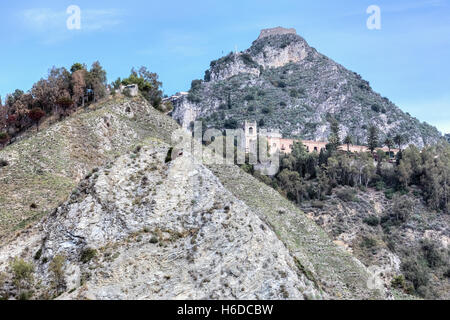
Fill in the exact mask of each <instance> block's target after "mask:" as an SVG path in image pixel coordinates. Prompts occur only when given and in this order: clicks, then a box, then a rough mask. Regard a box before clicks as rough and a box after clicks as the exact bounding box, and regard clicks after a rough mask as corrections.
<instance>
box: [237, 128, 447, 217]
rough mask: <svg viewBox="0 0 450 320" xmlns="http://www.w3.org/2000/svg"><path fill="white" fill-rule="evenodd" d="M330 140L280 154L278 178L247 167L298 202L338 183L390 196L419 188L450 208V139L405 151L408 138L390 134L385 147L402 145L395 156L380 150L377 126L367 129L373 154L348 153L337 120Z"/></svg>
mask: <svg viewBox="0 0 450 320" xmlns="http://www.w3.org/2000/svg"><path fill="white" fill-rule="evenodd" d="M328 141H329V143H328V145H327V147H326V149H322V150H321V151H320V152H312V153H309V152H308V151H307V150H306V149H305V147H304V145H303V144H302V143H301V142H295V143H294V145H293V148H292V152H291V154H282V155H281V156H280V157H281V158H280V169H279V172H278V173H277V174H276V175H275V176H273V177H267V176H262V175H260V174H259V173H258V172H256V171H255V170H254V169H253V167H252V166H249V165H244V169H245V170H246V171H248V172H251V173H253V174H254V175H255V176H257V177H258V178H260V179H261V180H262V181H263V182H265V183H267V184H269V185H271V186H272V187H273V188H275V189H277V190H278V191H280V192H281V193H283V194H284V195H285V196H286V197H287V198H289V199H290V200H292V201H294V202H297V203H301V202H303V201H308V200H324V199H326V197H327V196H328V195H331V194H332V192H333V189H335V188H336V187H338V186H349V187H355V188H360V189H362V190H364V189H366V188H368V187H373V188H376V189H378V190H380V191H381V190H383V191H385V194H386V197H387V198H389V199H392V198H393V195H394V194H396V193H399V194H405V193H409V192H410V191H411V190H412V189H414V190H415V189H417V188H418V189H419V190H420V193H421V195H422V197H423V199H424V201H426V203H427V204H428V206H429V207H430V208H431V209H434V210H440V211H443V212H446V213H448V212H450V201H449V199H450V144H449V143H448V142H446V141H444V140H442V141H441V142H439V143H437V144H435V145H432V146H427V147H425V148H423V149H422V150H419V149H418V148H417V147H415V146H414V145H409V146H408V147H407V148H405V149H404V150H403V149H402V147H403V146H404V144H405V143H406V141H407V138H406V137H404V136H401V135H397V136H394V137H393V138H390V137H388V138H387V139H386V141H384V145H387V146H388V147H389V148H392V147H394V146H397V147H398V148H399V150H400V151H399V152H398V153H397V155H396V157H395V158H394V159H391V157H390V156H388V155H387V154H386V153H385V152H383V151H382V150H378V151H376V153H375V150H376V148H378V147H379V146H380V145H381V144H380V142H379V139H378V130H377V129H376V128H375V127H374V126H371V127H369V128H368V130H367V146H368V148H369V149H370V150H371V152H364V153H351V152H349V151H347V152H342V151H339V150H338V147H339V145H341V141H340V139H339V124H338V123H337V122H334V121H333V122H332V123H331V134H330V136H329V139H328ZM343 142H344V144H351V143H352V138H351V137H349V136H347V137H346V138H345V139H344V141H343ZM389 154H390V152H389ZM374 155H375V157H374ZM374 158H375V159H376V161H375V159H374ZM392 160H394V161H392Z"/></svg>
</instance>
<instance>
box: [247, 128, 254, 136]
mask: <svg viewBox="0 0 450 320" xmlns="http://www.w3.org/2000/svg"><path fill="white" fill-rule="evenodd" d="M248 133H249V134H251V135H252V134H253V127H250V128H248Z"/></svg>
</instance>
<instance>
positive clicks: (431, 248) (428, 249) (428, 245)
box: [422, 240, 444, 269]
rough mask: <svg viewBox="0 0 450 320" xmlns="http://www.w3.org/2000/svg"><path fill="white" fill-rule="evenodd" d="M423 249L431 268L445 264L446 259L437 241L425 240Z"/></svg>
mask: <svg viewBox="0 0 450 320" xmlns="http://www.w3.org/2000/svg"><path fill="white" fill-rule="evenodd" d="M422 251H423V253H424V256H425V259H426V261H427V263H428V266H429V267H430V268H432V269H435V268H436V267H439V266H441V265H442V264H443V262H444V259H443V257H442V255H441V253H440V252H439V249H438V246H437V245H436V243H434V242H432V241H430V240H424V241H423V242H422Z"/></svg>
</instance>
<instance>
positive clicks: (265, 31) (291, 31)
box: [258, 27, 297, 40]
mask: <svg viewBox="0 0 450 320" xmlns="http://www.w3.org/2000/svg"><path fill="white" fill-rule="evenodd" d="M283 34H297V31H296V30H295V29H294V28H291V29H286V28H282V27H276V28H270V29H263V30H261V34H260V35H259V37H258V40H259V39H262V38H265V37H269V36H274V35H283Z"/></svg>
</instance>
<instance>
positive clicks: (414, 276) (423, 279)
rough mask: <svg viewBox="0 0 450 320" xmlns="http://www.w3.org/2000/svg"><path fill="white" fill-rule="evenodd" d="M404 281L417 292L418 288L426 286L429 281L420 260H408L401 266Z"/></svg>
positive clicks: (414, 258) (425, 269)
mask: <svg viewBox="0 0 450 320" xmlns="http://www.w3.org/2000/svg"><path fill="white" fill-rule="evenodd" d="M401 269H402V271H403V274H404V275H405V278H406V280H408V281H410V282H411V283H412V285H413V286H414V290H415V291H416V292H417V291H418V289H419V288H420V287H423V286H426V285H427V284H428V281H429V275H428V270H427V268H426V266H425V264H424V262H423V261H422V260H421V259H417V258H416V257H411V258H408V259H407V260H406V261H404V262H403V263H402V265H401Z"/></svg>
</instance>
